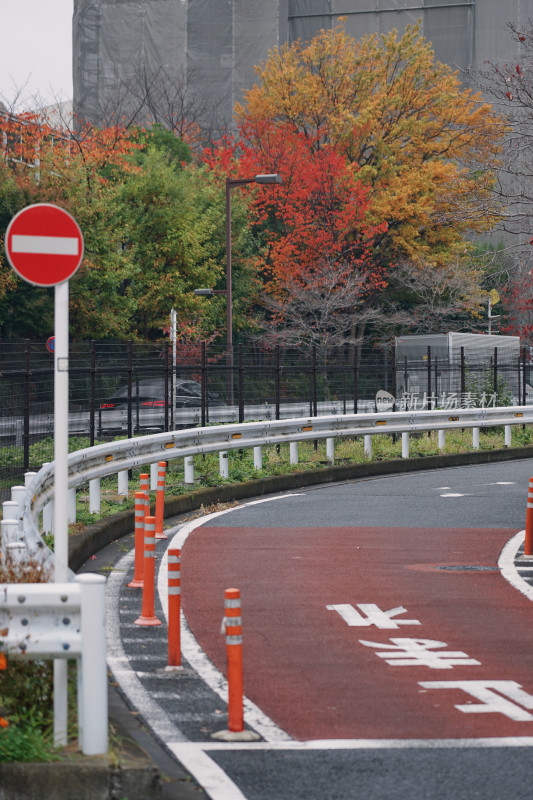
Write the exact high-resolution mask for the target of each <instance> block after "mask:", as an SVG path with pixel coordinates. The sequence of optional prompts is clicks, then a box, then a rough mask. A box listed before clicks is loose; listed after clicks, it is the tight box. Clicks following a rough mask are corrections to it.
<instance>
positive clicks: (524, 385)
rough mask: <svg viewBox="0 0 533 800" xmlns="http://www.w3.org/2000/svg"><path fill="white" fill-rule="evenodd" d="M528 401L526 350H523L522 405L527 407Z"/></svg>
mask: <svg viewBox="0 0 533 800" xmlns="http://www.w3.org/2000/svg"><path fill="white" fill-rule="evenodd" d="M518 386H520V381H518ZM526 400H527V391H526V348H525V347H523V348H522V405H523V406H525V404H526Z"/></svg>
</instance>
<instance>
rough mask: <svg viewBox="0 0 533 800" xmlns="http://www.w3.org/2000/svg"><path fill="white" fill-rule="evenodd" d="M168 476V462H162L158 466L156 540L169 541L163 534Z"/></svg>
mask: <svg viewBox="0 0 533 800" xmlns="http://www.w3.org/2000/svg"><path fill="white" fill-rule="evenodd" d="M166 474H167V462H166V461H160V462H159V463H158V465H157V492H156V495H155V538H156V539H168V536H167V535H166V534H165V533H163V524H164V516H165V514H164V511H165V477H166Z"/></svg>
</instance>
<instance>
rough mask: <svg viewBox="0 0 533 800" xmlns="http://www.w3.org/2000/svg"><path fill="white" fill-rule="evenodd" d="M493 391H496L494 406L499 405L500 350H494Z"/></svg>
mask: <svg viewBox="0 0 533 800" xmlns="http://www.w3.org/2000/svg"><path fill="white" fill-rule="evenodd" d="M492 388H493V391H494V395H495V397H494V405H497V403H498V348H497V347H495V348H494V383H493V387H492Z"/></svg>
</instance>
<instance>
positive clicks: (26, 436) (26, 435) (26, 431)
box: [22, 339, 31, 472]
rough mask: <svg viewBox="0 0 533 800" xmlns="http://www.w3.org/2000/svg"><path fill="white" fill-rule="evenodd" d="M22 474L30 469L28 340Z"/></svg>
mask: <svg viewBox="0 0 533 800" xmlns="http://www.w3.org/2000/svg"><path fill="white" fill-rule="evenodd" d="M24 367H25V369H24V435H23V440H22V441H23V447H24V472H28V470H29V468H30V377H31V352H30V340H29V339H25V340H24Z"/></svg>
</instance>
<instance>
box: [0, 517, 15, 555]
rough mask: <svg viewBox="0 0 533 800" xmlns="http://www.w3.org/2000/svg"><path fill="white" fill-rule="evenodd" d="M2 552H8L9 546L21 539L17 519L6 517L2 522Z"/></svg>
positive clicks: (0, 524)
mask: <svg viewBox="0 0 533 800" xmlns="http://www.w3.org/2000/svg"><path fill="white" fill-rule="evenodd" d="M0 526H1V537H0V541H1V543H2V553H6V552H7V550H8V548H9V546H10V545H11V544H13V543H18V539H19V524H18V521H17V520H16V519H6V518H4V519H3V520H2V522H1V523H0Z"/></svg>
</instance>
